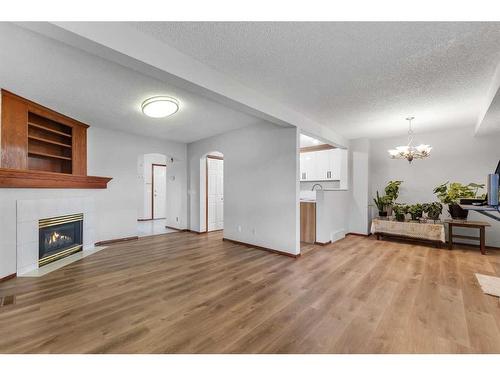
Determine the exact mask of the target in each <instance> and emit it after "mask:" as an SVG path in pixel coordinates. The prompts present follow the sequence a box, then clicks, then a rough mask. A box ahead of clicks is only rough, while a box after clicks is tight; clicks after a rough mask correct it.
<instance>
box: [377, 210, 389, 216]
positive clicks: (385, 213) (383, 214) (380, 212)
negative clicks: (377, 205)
mask: <svg viewBox="0 0 500 375" xmlns="http://www.w3.org/2000/svg"><path fill="white" fill-rule="evenodd" d="M378 216H380V217H387V212H383V211H379V212H378Z"/></svg>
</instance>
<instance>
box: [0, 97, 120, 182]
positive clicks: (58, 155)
mask: <svg viewBox="0 0 500 375" xmlns="http://www.w3.org/2000/svg"><path fill="white" fill-rule="evenodd" d="M1 94H2V95H1V100H2V103H1V108H2V111H1V121H0V187H33V188H36V187H43V188H50V187H54V188H60V187H66V188H106V185H107V183H108V182H109V181H110V180H111V178H108V177H91V178H90V176H87V128H88V127H89V126H88V125H86V124H84V123H82V122H80V121H77V120H74V119H72V118H70V117H67V116H64V115H62V114H60V113H58V112H55V111H53V110H51V109H48V108H46V107H43V106H41V105H39V104H37V103H34V102H32V101H30V100H27V99H24V98H21V97H19V96H17V95H14V94H12V93H10V92H8V91H6V90H2V92H1ZM87 177H89V178H87Z"/></svg>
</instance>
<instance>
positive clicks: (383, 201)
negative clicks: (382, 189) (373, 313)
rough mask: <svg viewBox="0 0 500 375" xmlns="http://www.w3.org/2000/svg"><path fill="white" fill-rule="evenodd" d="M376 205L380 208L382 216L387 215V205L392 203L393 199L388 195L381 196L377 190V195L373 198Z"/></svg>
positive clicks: (379, 212) (379, 213)
mask: <svg viewBox="0 0 500 375" xmlns="http://www.w3.org/2000/svg"><path fill="white" fill-rule="evenodd" d="M373 201H374V202H375V206H377V208H378V215H379V216H381V217H386V216H387V206H388V205H389V204H390V203H391V200H390V198H389V197H387V195H384V196H382V197H381V196H380V195H379V193H378V190H377V197H376V198H373Z"/></svg>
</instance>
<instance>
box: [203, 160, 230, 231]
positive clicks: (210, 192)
mask: <svg viewBox="0 0 500 375" xmlns="http://www.w3.org/2000/svg"><path fill="white" fill-rule="evenodd" d="M223 229H224V155H223V154H222V153H221V152H219V151H212V152H209V153H207V154H205V155H204V156H202V157H201V159H200V232H212V231H217V230H223Z"/></svg>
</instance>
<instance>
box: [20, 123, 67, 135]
mask: <svg viewBox="0 0 500 375" xmlns="http://www.w3.org/2000/svg"><path fill="white" fill-rule="evenodd" d="M28 125H29V126H32V127H34V128H37V129H42V130H45V131H48V132H50V133H54V134H57V135H62V136H64V137H68V138H72V135H71V134H68V133H64V132H60V131H59V130H55V129H51V128H49V127H47V126H44V125H40V124H36V123H34V122H28Z"/></svg>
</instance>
